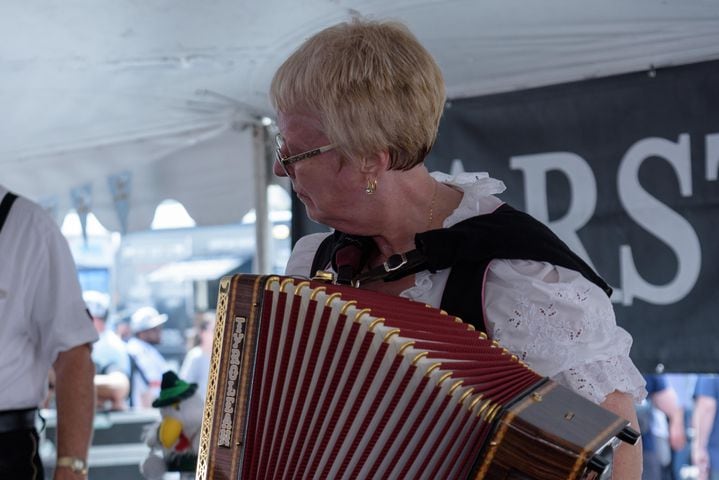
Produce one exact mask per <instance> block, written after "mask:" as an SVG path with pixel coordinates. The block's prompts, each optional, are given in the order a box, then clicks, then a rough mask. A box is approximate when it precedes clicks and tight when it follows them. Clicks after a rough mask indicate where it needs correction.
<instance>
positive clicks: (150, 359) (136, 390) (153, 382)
mask: <svg viewBox="0 0 719 480" xmlns="http://www.w3.org/2000/svg"><path fill="white" fill-rule="evenodd" d="M127 353H129V354H130V355H131V356H132V358H134V359H135V362H137V368H139V369H140V370H141V371H142V373H143V374H144V375H145V380H147V382H145V380H143V379H142V377H141V376H140V375H139V374H138V373H133V375H132V380H131V381H132V405H133V406H134V407H135V408H139V407H141V406H142V401H141V400H142V395H144V394H145V392H147V391H148V390H149V391H150V398H153V399H154V398H157V397H159V396H160V387H161V385H162V374H163V373H165V372H166V371H167V370H168V369H169V365H168V364H167V361H166V360H165V357H163V356H162V354H161V353H160V352H159V351H158V350H157V348H155V347H154V346H152V345H150V344H149V343H147V342H145V341H144V340H140V339H139V338H137V337H132V338H131V339H130V340H128V341H127Z"/></svg>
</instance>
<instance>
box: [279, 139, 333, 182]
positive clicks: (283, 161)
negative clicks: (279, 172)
mask: <svg viewBox="0 0 719 480" xmlns="http://www.w3.org/2000/svg"><path fill="white" fill-rule="evenodd" d="M275 146H276V148H275V160H277V162H278V163H279V164H280V166H281V167H282V169H283V170H284V171H285V174H286V175H287V176H290V173H289V171H287V167H289V166H290V165H292V164H294V163H297V162H299V161H300V160H305V159H307V158H312V157H316V156H317V155H321V154H323V153H325V152H329V151H330V150H332V149H334V148H337V145H335V144H334V143H330V144H329V145H325V146H324V147H319V148H313V149H312V150H307V151H306V152H302V153H298V154H297V155H290V156H289V157H285V156H284V155H283V154H282V150H286V146H287V145H286V144H285V139H284V138H282V135H280V134H279V133H278V134H277V135H276V136H275Z"/></svg>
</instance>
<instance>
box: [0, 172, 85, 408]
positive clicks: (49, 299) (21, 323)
mask: <svg viewBox="0 0 719 480" xmlns="http://www.w3.org/2000/svg"><path fill="white" fill-rule="evenodd" d="M6 193H7V189H5V188H4V187H2V186H0V199H2V198H3V197H4V196H5V194H6ZM95 340H97V332H96V330H95V327H94V325H93V323H92V320H91V319H90V317H89V316H88V314H87V311H86V309H85V303H84V302H83V300H82V292H81V290H80V283H79V281H78V278H77V270H76V268H75V262H74V260H73V258H72V255H71V253H70V249H69V247H68V245H67V241H66V240H65V238H64V237H63V236H62V233H60V229H59V228H58V226H57V225H56V224H55V222H54V221H53V220H52V218H50V216H49V215H47V214H46V213H45V211H43V210H42V208H40V207H39V206H38V205H36V204H34V203H32V202H31V201H29V200H27V199H25V198H22V197H19V198H18V199H17V200H15V203H14V204H13V206H12V209H11V210H10V214H9V215H8V217H7V221H6V222H5V226H4V227H3V229H2V232H0V352H2V357H1V358H2V360H0V385H3V386H4V387H5V388H3V389H2V391H0V411H1V410H10V409H19V408H31V407H36V406H38V405H39V404H40V403H41V402H42V401H43V400H44V398H45V395H46V392H47V376H48V371H49V369H50V367H51V365H52V364H53V363H54V362H55V360H56V358H57V355H58V354H59V353H60V352H63V351H67V350H69V349H71V348H73V347H76V346H78V345H82V344H85V343H92V342H94V341H95Z"/></svg>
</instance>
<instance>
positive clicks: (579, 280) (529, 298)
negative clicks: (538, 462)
mask: <svg viewBox="0 0 719 480" xmlns="http://www.w3.org/2000/svg"><path fill="white" fill-rule="evenodd" d="M483 305H484V317H485V324H486V327H487V333H488V334H490V335H491V336H492V338H494V339H496V340H497V341H499V342H500V343H501V344H502V346H504V347H505V348H507V349H508V350H510V351H511V352H512V353H514V354H515V355H517V356H518V357H519V358H520V359H522V360H523V361H524V362H525V363H526V364H527V365H528V366H529V367H530V368H532V369H533V370H535V371H536V372H537V373H539V374H541V375H544V376H548V377H551V378H552V379H553V380H555V381H557V382H558V383H560V384H562V385H564V386H566V387H568V388H570V389H572V390H573V391H575V392H577V393H578V394H580V395H582V396H584V397H585V398H588V399H590V400H592V401H594V402H595V403H601V402H602V401H603V400H604V399H605V398H606V396H607V395H608V394H610V393H612V392H613V391H615V390H618V391H621V392H626V393H629V394H630V395H632V396H633V397H634V399H635V401H637V402H639V401H641V400H642V399H643V398H644V397H645V396H646V390H645V388H644V386H645V382H644V379H643V377H642V376H641V374H640V373H639V371H638V370H637V368H636V367H635V365H634V363H633V362H632V360H631V359H630V358H629V350H630V348H631V346H632V338H631V336H630V335H629V333H628V332H627V331H626V330H624V329H623V328H621V327H619V326H618V325H617V323H616V319H615V317H614V309H613V308H612V304H611V301H610V300H609V298H608V297H607V295H606V294H605V293H604V292H603V291H602V290H601V289H600V288H599V287H598V286H596V285H595V284H593V283H592V282H590V281H589V280H587V279H585V278H584V277H583V276H582V275H581V274H580V273H578V272H576V271H573V270H569V269H566V268H563V267H558V266H554V265H551V264H549V263H546V262H534V261H527V260H495V261H493V262H492V263H491V264H490V266H489V268H488V270H487V277H486V283H485V288H484V292H483Z"/></svg>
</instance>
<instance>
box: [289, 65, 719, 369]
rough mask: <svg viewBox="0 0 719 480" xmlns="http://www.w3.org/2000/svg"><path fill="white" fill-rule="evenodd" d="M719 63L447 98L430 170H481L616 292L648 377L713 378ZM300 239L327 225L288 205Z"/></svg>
mask: <svg viewBox="0 0 719 480" xmlns="http://www.w3.org/2000/svg"><path fill="white" fill-rule="evenodd" d="M718 93H719V61H715V62H705V63H699V64H693V65H686V66H681V67H674V68H669V69H660V70H656V71H651V72H644V73H637V74H629V75H621V76H616V77H610V78H604V79H596V80H587V81H582V82H576V83H569V84H562V85H555V86H551V87H544V88H538V89H532V90H524V91H520V92H512V93H506V94H497V95H490V96H484V97H477V98H470V99H461V100H454V101H451V102H448V104H447V108H446V111H445V114H444V117H443V120H442V124H441V126H440V133H439V137H438V140H437V143H436V145H435V147H434V148H433V150H432V153H431V154H430V156H429V158H428V159H427V162H426V163H427V166H428V168H429V169H430V171H434V170H439V171H444V172H450V171H452V170H455V171H456V170H457V169H463V170H464V171H467V172H472V171H487V172H489V174H490V176H492V177H494V178H498V179H500V180H503V181H504V182H505V184H506V185H507V191H506V192H505V193H503V194H501V195H500V198H502V199H503V200H505V201H506V202H508V203H509V204H511V205H513V206H515V207H516V208H519V209H522V210H524V211H527V212H528V213H530V214H532V215H534V216H535V217H536V218H538V219H540V220H542V221H543V222H545V223H546V224H547V225H549V226H550V227H551V228H552V229H553V230H554V231H555V233H557V234H558V235H559V236H560V237H561V238H562V239H563V240H564V241H565V242H567V243H568V244H569V246H570V247H571V248H572V249H573V250H575V251H576V252H577V253H578V254H580V255H581V256H582V257H583V258H584V259H585V260H587V261H589V263H590V264H591V265H592V266H593V267H594V268H595V269H596V270H597V271H598V272H599V273H600V275H602V276H603V277H604V278H605V279H606V280H607V282H609V283H610V285H612V287H613V288H614V289H615V295H614V296H613V297H612V301H613V303H614V306H615V310H616V314H617V321H618V323H619V324H620V325H622V326H623V327H624V328H626V329H627V330H628V331H629V332H630V333H631V334H632V336H633V337H634V346H633V348H632V358H633V359H634V361H635V362H636V364H637V366H638V367H639V368H640V369H641V370H642V371H644V372H653V371H655V369H656V367H657V365H659V364H662V365H663V366H664V368H665V371H672V372H681V371H685V372H709V371H712V372H716V371H719V233H717V232H718V231H719V180H718V179H717V177H718V174H719V94H718ZM293 213H294V215H293V227H294V228H293V235H295V238H298V236H300V235H304V234H306V233H309V232H311V231H318V230H326V229H324V228H322V227H320V226H318V225H317V224H315V223H313V222H311V221H309V220H307V217H306V216H305V213H304V207H303V205H302V204H301V203H300V202H298V201H295V202H293Z"/></svg>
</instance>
